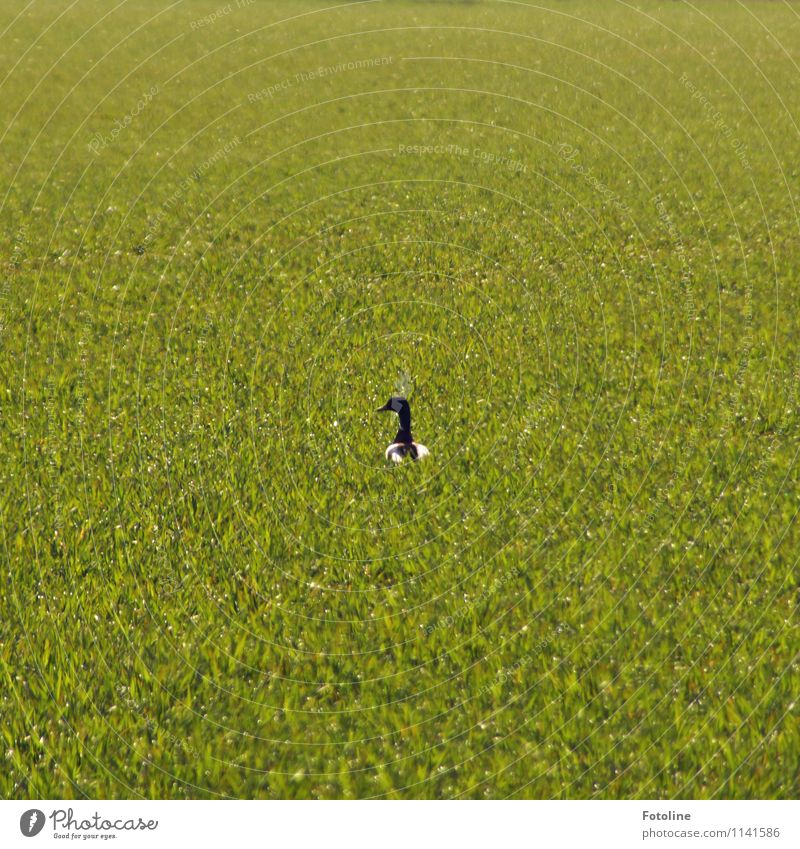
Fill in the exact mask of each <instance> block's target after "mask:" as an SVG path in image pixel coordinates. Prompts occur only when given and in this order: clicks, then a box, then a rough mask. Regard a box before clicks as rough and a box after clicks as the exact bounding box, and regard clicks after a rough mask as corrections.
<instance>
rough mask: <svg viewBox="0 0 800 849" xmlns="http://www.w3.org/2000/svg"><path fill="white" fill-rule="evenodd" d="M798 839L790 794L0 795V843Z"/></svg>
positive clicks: (423, 845)
mask: <svg viewBox="0 0 800 849" xmlns="http://www.w3.org/2000/svg"><path fill="white" fill-rule="evenodd" d="M54 841H55V843H56V845H61V846H63V845H66V844H69V843H71V844H73V845H76V844H77V843H81V844H82V845H86V844H87V843H89V844H91V845H95V846H97V845H100V844H104V845H107V846H118V847H120V849H121V847H152V848H153V849H156V847H170V849H172V847H192V846H197V847H205V846H224V847H225V849H234V847H239V846H242V847H250V846H257V847H269V849H282V847H287V849H288V847H292V849H294V847H300V849H304V847H315V849H316V847H320V849H337V847H340V846H341V847H347V849H362V847H363V849H377V848H378V847H379V849H428V847H457V849H471V847H476V849H477V847H480V849H486V847H490V849H491V847H503V849H517V847H519V849H523V847H524V849H534V847H544V849H550V847H572V846H575V847H587V849H588V848H589V847H590V848H591V849H605V847H609V849H625V847H629V846H650V847H664V849H666V847H670V846H675V847H678V846H680V847H689V849H693V847H705V849H712V847H727V846H738V847H765V849H784V847H787V849H788V847H792V849H796V847H798V846H800V802H779V801H752V802H729V801H701V802H658V801H645V802H629V801H622V802H612V801H607V802H604V801H592V802H585V801H564V802H555V801H520V802H499V801H498V802H494V801H482V802H478V801H475V802H469V801H465V802H424V801H409V802H388V801H376V802H367V801H357V802H334V801H330V802H328V801H326V802H310V801H298V802H284V801H274V802H273V801H252V802H247V801H242V802H233V801H232V802H228V801H211V802H206V801H197V802H195V801H190V802H178V801H163V802H150V801H138V802H137V801H98V802H87V801H53V802H44V801H19V802H16V801H3V802H0V846H4V847H6V846H26V847H28V849H31V847H34V846H37V845H44V844H46V845H48V846H52V845H53V842H54Z"/></svg>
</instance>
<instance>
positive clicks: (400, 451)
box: [376, 395, 430, 463]
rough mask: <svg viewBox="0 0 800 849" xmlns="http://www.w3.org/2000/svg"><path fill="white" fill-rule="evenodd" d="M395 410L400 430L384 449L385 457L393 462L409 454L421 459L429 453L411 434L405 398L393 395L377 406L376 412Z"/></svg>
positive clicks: (408, 409)
mask: <svg viewBox="0 0 800 849" xmlns="http://www.w3.org/2000/svg"><path fill="white" fill-rule="evenodd" d="M386 411H390V412H395V413H397V415H398V416H399V418H400V430H398V431H397V435H396V436H395V438H394V441H393V442H392V444H391V445H390V446H389V447H388V448H387V449H386V459H387V460H391V461H392V462H393V463H402V462H403V459H404V458H405V456H406V455H407V454H408V455H410V457H411V459H412V460H421V459H422V458H423V457H427V456H428V455H429V454H430V451H428V449H427V448H426V447H425V446H424V445H422V444H420V443H419V442H414V437H413V436H412V435H411V407H410V406H409V404H408V401H406V399H405V398H400V397H398V396H396V395H393V396H392V397H391V398H390V399H389V400H388V401H387V402H386V403H385V404H384V405H383V407H378V409H377V411H376V412H378V413H382V412H386Z"/></svg>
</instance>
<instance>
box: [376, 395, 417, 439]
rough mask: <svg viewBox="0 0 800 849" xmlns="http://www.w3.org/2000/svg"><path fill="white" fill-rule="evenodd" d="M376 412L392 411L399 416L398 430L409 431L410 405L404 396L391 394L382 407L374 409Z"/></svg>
mask: <svg viewBox="0 0 800 849" xmlns="http://www.w3.org/2000/svg"><path fill="white" fill-rule="evenodd" d="M376 412H378V413H382V412H394V413H397V415H398V416H399V417H400V430H401V431H407V432H408V433H409V435H410V433H411V407H409V405H408V401H406V399H405V398H399V397H397V396H392V397H391V398H390V399H389V400H388V401H387V402H386V403H385V404H384V405H383V406H382V407H378V409H377V410H376Z"/></svg>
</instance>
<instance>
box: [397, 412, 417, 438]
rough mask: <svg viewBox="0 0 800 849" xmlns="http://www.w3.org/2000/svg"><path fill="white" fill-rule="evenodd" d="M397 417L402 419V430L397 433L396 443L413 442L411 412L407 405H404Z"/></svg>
mask: <svg viewBox="0 0 800 849" xmlns="http://www.w3.org/2000/svg"><path fill="white" fill-rule="evenodd" d="M397 416H398V418H399V419H400V430H398V431H397V436H395V438H394V441H395V442H413V441H414V440H413V439H412V437H411V410H409V408H408V405H407V404H404V405H403V408H402V409H401V410H400V412H399V413H398V414H397Z"/></svg>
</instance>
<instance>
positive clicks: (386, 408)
mask: <svg viewBox="0 0 800 849" xmlns="http://www.w3.org/2000/svg"><path fill="white" fill-rule="evenodd" d="M391 409H392V405H391V404H390V403H386V404H384V405H383V406H382V407H378V409H377V410H375V412H376V413H385V412H386V411H387V410H391Z"/></svg>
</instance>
